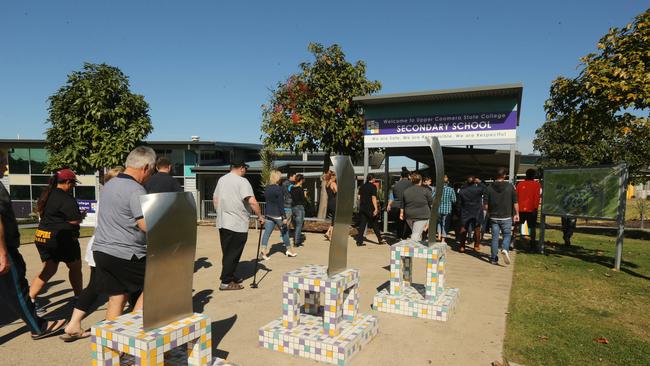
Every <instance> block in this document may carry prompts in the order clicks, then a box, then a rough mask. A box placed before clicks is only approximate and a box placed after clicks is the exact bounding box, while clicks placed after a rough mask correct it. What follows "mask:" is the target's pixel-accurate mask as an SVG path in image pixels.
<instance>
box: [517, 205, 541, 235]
mask: <svg viewBox="0 0 650 366" xmlns="http://www.w3.org/2000/svg"><path fill="white" fill-rule="evenodd" d="M524 222H527V223H528V230H530V241H531V242H535V236H536V235H535V229H537V211H533V212H520V213H519V225H523V224H524Z"/></svg>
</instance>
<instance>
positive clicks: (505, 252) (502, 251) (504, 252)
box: [501, 249, 510, 264]
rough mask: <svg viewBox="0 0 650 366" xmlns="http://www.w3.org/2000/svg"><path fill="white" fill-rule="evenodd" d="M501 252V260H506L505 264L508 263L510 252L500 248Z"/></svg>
mask: <svg viewBox="0 0 650 366" xmlns="http://www.w3.org/2000/svg"><path fill="white" fill-rule="evenodd" d="M501 254H503V261H504V262H506V264H510V254H508V251H507V250H505V249H501Z"/></svg>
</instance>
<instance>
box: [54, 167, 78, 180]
mask: <svg viewBox="0 0 650 366" xmlns="http://www.w3.org/2000/svg"><path fill="white" fill-rule="evenodd" d="M56 179H57V180H58V181H59V182H62V181H68V180H73V181H75V182H79V181H78V180H77V175H76V174H75V173H74V172H73V171H72V170H70V169H67V168H66V169H61V170H59V171H58V172H57V173H56Z"/></svg>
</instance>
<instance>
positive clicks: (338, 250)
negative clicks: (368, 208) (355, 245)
mask: <svg viewBox="0 0 650 366" xmlns="http://www.w3.org/2000/svg"><path fill="white" fill-rule="evenodd" d="M331 160H332V165H334V172H335V173H336V184H337V186H338V191H337V194H336V213H335V215H334V229H333V231H332V241H331V243H330V251H329V262H328V265H327V275H328V276H333V275H335V274H337V273H339V272H342V271H344V270H345V269H346V268H347V264H348V236H349V232H350V224H352V202H354V193H355V192H354V179H355V176H354V168H353V165H352V160H351V159H350V157H349V156H342V155H339V156H333V157H331Z"/></svg>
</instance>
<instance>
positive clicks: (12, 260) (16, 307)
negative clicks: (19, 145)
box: [0, 152, 66, 339]
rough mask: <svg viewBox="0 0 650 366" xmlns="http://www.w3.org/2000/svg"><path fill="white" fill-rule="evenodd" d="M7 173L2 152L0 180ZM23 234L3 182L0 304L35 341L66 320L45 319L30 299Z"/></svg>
mask: <svg viewBox="0 0 650 366" xmlns="http://www.w3.org/2000/svg"><path fill="white" fill-rule="evenodd" d="M6 171H7V158H6V157H5V155H4V153H2V152H0V179H1V178H2V177H3V176H4V173H5V172H6ZM19 246H20V232H19V231H18V223H17V222H16V215H15V214H14V210H13V207H12V205H11V198H10V196H9V192H7V189H6V188H5V186H4V185H3V184H2V182H0V301H2V303H3V304H4V305H5V306H6V307H7V308H9V309H10V310H11V311H12V312H14V313H15V314H16V315H17V316H19V317H20V318H21V319H22V320H23V322H24V323H25V325H26V326H27V328H28V329H29V331H30V333H31V336H32V339H42V338H45V337H48V336H51V335H54V334H56V333H58V332H60V331H61V330H62V329H63V328H64V326H65V324H66V321H65V319H53V320H45V319H43V318H41V317H40V316H38V315H37V314H36V307H35V306H34V303H32V301H31V298H30V297H29V284H28V282H27V279H26V278H25V272H26V271H27V269H26V266H25V261H24V260H23V256H22V255H21V254H20V252H19V251H18V247H19Z"/></svg>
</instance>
